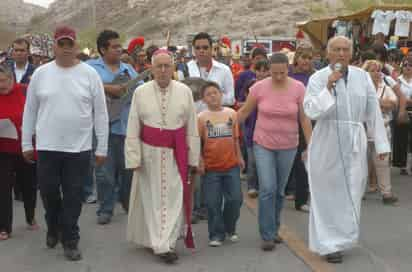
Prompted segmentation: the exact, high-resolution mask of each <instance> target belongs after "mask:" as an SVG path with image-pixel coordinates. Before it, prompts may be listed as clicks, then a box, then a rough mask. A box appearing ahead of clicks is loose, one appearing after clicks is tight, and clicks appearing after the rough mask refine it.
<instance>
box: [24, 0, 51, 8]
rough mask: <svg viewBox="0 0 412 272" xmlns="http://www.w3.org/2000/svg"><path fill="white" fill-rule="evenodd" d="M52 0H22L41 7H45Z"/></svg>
mask: <svg viewBox="0 0 412 272" xmlns="http://www.w3.org/2000/svg"><path fill="white" fill-rule="evenodd" d="M53 1H54V0H24V2H27V3H33V4H37V5H40V6H43V7H47V6H48V5H49V4H50V3H51V2H53Z"/></svg>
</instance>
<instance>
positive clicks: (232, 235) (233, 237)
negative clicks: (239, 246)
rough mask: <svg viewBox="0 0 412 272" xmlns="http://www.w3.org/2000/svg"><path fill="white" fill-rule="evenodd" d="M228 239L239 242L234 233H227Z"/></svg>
mask: <svg viewBox="0 0 412 272" xmlns="http://www.w3.org/2000/svg"><path fill="white" fill-rule="evenodd" d="M229 240H230V241H231V242H232V243H237V242H239V236H238V235H237V234H236V233H234V234H231V235H230V234H229Z"/></svg>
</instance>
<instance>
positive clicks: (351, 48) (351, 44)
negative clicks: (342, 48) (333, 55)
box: [326, 36, 353, 53]
mask: <svg viewBox="0 0 412 272" xmlns="http://www.w3.org/2000/svg"><path fill="white" fill-rule="evenodd" d="M340 40H342V41H345V42H346V43H347V44H348V45H349V49H350V52H351V53H352V52H353V42H352V40H351V39H349V38H347V37H345V36H336V37H333V38H331V39H330V40H329V41H328V45H327V48H326V50H327V52H328V53H329V52H330V51H331V50H332V46H333V44H334V43H335V42H337V41H340Z"/></svg>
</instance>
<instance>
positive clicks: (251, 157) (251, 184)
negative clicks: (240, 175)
mask: <svg viewBox="0 0 412 272" xmlns="http://www.w3.org/2000/svg"><path fill="white" fill-rule="evenodd" d="M247 158H248V160H247V189H248V190H250V189H255V190H258V189H259V183H258V176H257V172H256V160H255V154H254V153H253V146H250V147H248V148H247Z"/></svg>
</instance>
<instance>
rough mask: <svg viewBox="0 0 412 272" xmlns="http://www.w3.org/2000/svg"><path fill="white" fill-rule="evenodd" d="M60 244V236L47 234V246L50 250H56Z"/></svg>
mask: <svg viewBox="0 0 412 272" xmlns="http://www.w3.org/2000/svg"><path fill="white" fill-rule="evenodd" d="M58 243H59V237H58V235H52V234H47V237H46V245H47V247H48V248H55V247H56V246H57V244H58Z"/></svg>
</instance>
